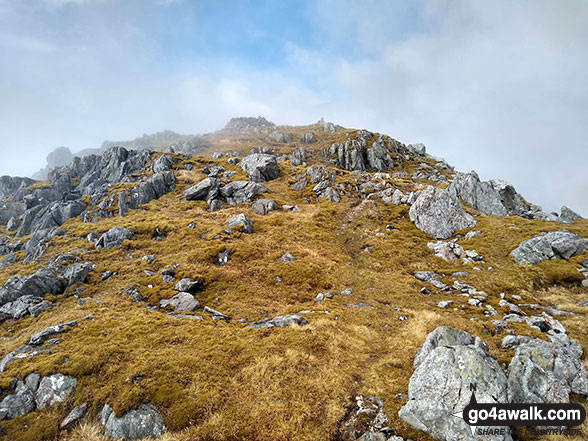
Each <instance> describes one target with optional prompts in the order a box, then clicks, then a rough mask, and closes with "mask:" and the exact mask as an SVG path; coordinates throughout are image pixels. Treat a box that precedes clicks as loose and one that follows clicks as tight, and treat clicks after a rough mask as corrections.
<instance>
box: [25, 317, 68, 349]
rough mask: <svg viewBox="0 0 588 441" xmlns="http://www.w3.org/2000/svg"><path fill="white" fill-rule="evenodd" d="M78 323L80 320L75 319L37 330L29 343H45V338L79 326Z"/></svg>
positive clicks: (35, 344)
mask: <svg viewBox="0 0 588 441" xmlns="http://www.w3.org/2000/svg"><path fill="white" fill-rule="evenodd" d="M77 324H78V321H77V320H73V321H71V322H66V323H60V324H58V325H55V326H49V327H48V328H45V329H44V330H42V331H40V332H37V333H36V334H33V335H32V336H31V338H30V340H29V345H32V346H40V345H42V344H43V343H45V340H47V339H48V338H49V337H52V336H54V335H57V334H62V333H64V332H67V331H69V330H70V329H71V328H74V327H75V326H77Z"/></svg>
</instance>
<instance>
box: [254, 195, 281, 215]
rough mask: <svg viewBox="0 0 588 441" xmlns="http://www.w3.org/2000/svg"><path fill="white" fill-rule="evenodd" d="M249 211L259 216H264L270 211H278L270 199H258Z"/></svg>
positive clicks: (276, 205)
mask: <svg viewBox="0 0 588 441" xmlns="http://www.w3.org/2000/svg"><path fill="white" fill-rule="evenodd" d="M251 209H252V210H253V211H255V212H256V213H257V214H261V215H262V216H265V215H266V214H268V213H269V212H270V211H274V210H277V209H278V204H276V202H275V201H273V200H271V199H258V200H257V201H255V202H254V203H253V205H252V206H251Z"/></svg>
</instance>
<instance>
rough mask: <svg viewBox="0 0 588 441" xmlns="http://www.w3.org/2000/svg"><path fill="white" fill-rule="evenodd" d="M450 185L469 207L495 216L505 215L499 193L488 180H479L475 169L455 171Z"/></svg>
mask: <svg viewBox="0 0 588 441" xmlns="http://www.w3.org/2000/svg"><path fill="white" fill-rule="evenodd" d="M450 187H452V188H453V189H455V192H456V193H457V195H458V196H459V197H460V198H461V199H462V200H463V201H464V202H465V203H466V204H468V205H469V206H470V207H472V208H475V209H476V210H479V211H483V212H484V213H488V214H493V215H495V216H506V215H507V214H508V213H507V211H506V208H504V205H502V201H501V199H500V194H499V193H498V191H496V190H495V189H494V188H493V187H492V185H491V184H490V183H488V182H482V181H480V177H479V176H478V174H477V173H476V172H475V171H472V172H470V173H457V174H456V175H455V176H454V177H453V182H452V183H451V185H450Z"/></svg>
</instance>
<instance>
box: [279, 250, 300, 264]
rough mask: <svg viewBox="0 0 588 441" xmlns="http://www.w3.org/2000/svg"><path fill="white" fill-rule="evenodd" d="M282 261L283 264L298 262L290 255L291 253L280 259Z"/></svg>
mask: <svg viewBox="0 0 588 441" xmlns="http://www.w3.org/2000/svg"><path fill="white" fill-rule="evenodd" d="M280 260H281V261H282V262H294V261H295V260H296V258H295V257H294V256H293V255H292V254H290V253H289V252H286V253H284V254H283V255H282V257H280Z"/></svg>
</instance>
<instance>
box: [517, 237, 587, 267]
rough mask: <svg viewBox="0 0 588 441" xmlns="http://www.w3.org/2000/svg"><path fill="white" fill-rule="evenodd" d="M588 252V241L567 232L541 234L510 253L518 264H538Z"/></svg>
mask: <svg viewBox="0 0 588 441" xmlns="http://www.w3.org/2000/svg"><path fill="white" fill-rule="evenodd" d="M586 250H588V239H585V238H583V237H581V236H578V235H577V234H574V233H571V232H569V231H567V230H560V231H551V232H549V233H540V234H537V235H536V236H533V237H532V238H531V239H528V240H526V241H524V242H522V243H521V244H520V245H519V246H518V247H517V248H515V249H514V250H512V252H511V253H510V254H511V256H513V257H514V259H515V262H516V263H531V264H533V263H538V262H541V261H542V260H548V259H569V258H570V257H573V256H577V255H578V254H582V253H583V252H584V251H586Z"/></svg>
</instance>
